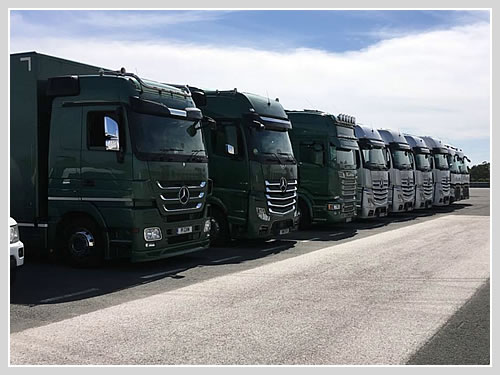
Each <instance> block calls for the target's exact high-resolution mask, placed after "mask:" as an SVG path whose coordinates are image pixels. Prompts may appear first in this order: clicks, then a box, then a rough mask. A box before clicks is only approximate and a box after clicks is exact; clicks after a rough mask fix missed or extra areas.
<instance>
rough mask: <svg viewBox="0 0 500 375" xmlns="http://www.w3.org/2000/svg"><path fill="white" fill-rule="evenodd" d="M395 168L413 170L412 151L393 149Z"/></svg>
mask: <svg viewBox="0 0 500 375" xmlns="http://www.w3.org/2000/svg"><path fill="white" fill-rule="evenodd" d="M391 155H392V160H393V163H394V168H396V169H412V164H411V159H410V151H408V150H398V149H391Z"/></svg>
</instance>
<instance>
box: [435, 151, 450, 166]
mask: <svg viewBox="0 0 500 375" xmlns="http://www.w3.org/2000/svg"><path fill="white" fill-rule="evenodd" d="M446 155H447V154H434V165H435V167H436V169H441V170H448V160H447V159H446Z"/></svg>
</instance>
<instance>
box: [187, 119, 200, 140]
mask: <svg viewBox="0 0 500 375" xmlns="http://www.w3.org/2000/svg"><path fill="white" fill-rule="evenodd" d="M196 124H198V123H197V122H195V123H194V124H193V125H191V126H189V127H188V128H187V129H186V132H187V133H188V134H189V136H190V137H194V136H195V135H196V132H197V131H198V129H199V128H197V127H196Z"/></svg>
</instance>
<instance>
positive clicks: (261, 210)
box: [255, 207, 271, 221]
mask: <svg viewBox="0 0 500 375" xmlns="http://www.w3.org/2000/svg"><path fill="white" fill-rule="evenodd" d="M255 211H257V216H258V217H259V219H261V220H264V221H269V220H271V216H269V215H268V214H267V212H266V209H265V208H262V207H255Z"/></svg>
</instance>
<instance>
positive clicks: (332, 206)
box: [326, 203, 340, 211]
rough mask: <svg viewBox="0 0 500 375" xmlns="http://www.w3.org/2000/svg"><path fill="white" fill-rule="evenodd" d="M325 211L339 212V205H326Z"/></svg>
mask: <svg viewBox="0 0 500 375" xmlns="http://www.w3.org/2000/svg"><path fill="white" fill-rule="evenodd" d="M326 209H327V210H328V211H334V210H340V203H328V204H327V205H326Z"/></svg>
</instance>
